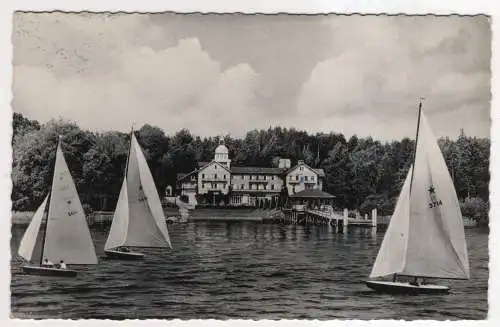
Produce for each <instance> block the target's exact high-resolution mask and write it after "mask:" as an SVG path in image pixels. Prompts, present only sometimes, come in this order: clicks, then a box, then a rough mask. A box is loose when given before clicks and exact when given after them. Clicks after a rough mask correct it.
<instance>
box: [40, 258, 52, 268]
mask: <svg viewBox="0 0 500 327" xmlns="http://www.w3.org/2000/svg"><path fill="white" fill-rule="evenodd" d="M42 266H43V267H48V268H52V267H54V264H53V263H52V262H50V261H49V260H48V259H47V258H45V259H43V263H42Z"/></svg>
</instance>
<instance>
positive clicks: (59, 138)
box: [40, 135, 62, 266]
mask: <svg viewBox="0 0 500 327" xmlns="http://www.w3.org/2000/svg"><path fill="white" fill-rule="evenodd" d="M61 139H62V135H59V137H58V138H57V142H56V155H55V156H54V161H53V164H52V166H53V167H54V171H53V172H52V183H54V173H55V169H56V161H57V150H58V149H59V143H60V142H61ZM52 183H50V187H49V194H50V195H49V199H48V200H47V206H46V208H47V219H46V221H45V229H44V230H43V238H42V251H41V252H40V266H41V265H42V263H43V251H44V250H45V239H46V238H47V229H48V227H49V208H50V199H51V198H52ZM44 211H45V210H44Z"/></svg>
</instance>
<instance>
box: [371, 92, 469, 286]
mask: <svg viewBox="0 0 500 327" xmlns="http://www.w3.org/2000/svg"><path fill="white" fill-rule="evenodd" d="M415 143H416V147H415V152H414V156H413V164H412V166H411V167H410V170H409V172H408V175H407V177H406V180H405V182H404V184H403V187H402V190H401V193H400V195H399V199H398V202H397V204H396V207H395V209H394V213H393V215H392V217H391V220H390V223H389V227H388V229H387V231H386V234H385V236H384V240H383V241H382V245H381V247H380V250H379V252H378V255H377V258H376V260H375V264H374V265H373V268H372V272H371V274H370V279H371V280H369V281H366V285H367V286H368V287H370V288H371V289H373V290H375V291H378V292H382V293H410V294H433V293H448V292H449V290H450V287H448V286H444V285H435V284H431V283H427V281H426V280H428V279H465V280H466V279H469V278H470V274H469V259H468V253H467V244H466V240H465V233H464V225H463V219H462V214H461V211H460V206H459V202H458V198H457V195H456V191H455V188H454V185H453V181H452V179H451V176H450V173H449V171H448V168H447V166H446V163H445V161H444V158H443V155H442V153H441V150H440V148H439V145H438V143H437V140H436V138H435V136H434V134H433V133H432V131H431V128H430V126H429V123H428V122H427V119H426V117H425V115H424V113H423V111H422V102H420V104H419V109H418V123H417V136H416V142H415ZM389 276H392V280H391V281H387V280H383V278H384V277H389ZM375 278H381V280H375ZM405 279H406V281H403V280H405Z"/></svg>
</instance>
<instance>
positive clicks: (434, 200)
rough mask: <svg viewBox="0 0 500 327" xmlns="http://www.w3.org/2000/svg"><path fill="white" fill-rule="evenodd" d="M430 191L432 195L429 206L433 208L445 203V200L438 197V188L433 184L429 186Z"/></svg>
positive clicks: (430, 195)
mask: <svg viewBox="0 0 500 327" xmlns="http://www.w3.org/2000/svg"><path fill="white" fill-rule="evenodd" d="M428 191H429V197H430V202H429V208H431V209H432V208H435V207H438V206H440V205H442V204H443V201H441V200H439V199H438V198H437V195H436V189H435V188H434V186H433V185H431V186H429V188H428Z"/></svg>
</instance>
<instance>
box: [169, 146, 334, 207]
mask: <svg viewBox="0 0 500 327" xmlns="http://www.w3.org/2000/svg"><path fill="white" fill-rule="evenodd" d="M290 166H291V162H290V159H281V160H280V161H279V165H278V167H277V168H273V167H237V166H231V160H230V159H229V150H228V149H227V147H226V146H225V145H224V144H223V143H221V144H220V145H219V146H218V147H217V149H216V150H215V155H214V159H213V160H212V161H210V162H205V163H200V164H199V168H198V169H196V170H194V171H192V172H190V173H188V174H179V175H178V176H177V191H178V193H180V195H185V196H188V197H190V198H192V197H194V196H196V198H197V202H198V203H200V204H210V205H231V206H256V205H258V204H259V202H263V201H265V202H268V203H276V201H278V199H279V197H280V195H281V194H282V191H283V190H284V188H286V190H287V193H288V195H292V194H295V193H297V192H300V191H302V190H304V189H318V190H322V189H323V180H324V177H325V173H324V171H323V169H315V168H312V167H309V166H308V165H306V164H305V163H304V162H303V161H299V162H298V163H297V165H295V166H294V167H290Z"/></svg>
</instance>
